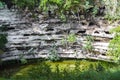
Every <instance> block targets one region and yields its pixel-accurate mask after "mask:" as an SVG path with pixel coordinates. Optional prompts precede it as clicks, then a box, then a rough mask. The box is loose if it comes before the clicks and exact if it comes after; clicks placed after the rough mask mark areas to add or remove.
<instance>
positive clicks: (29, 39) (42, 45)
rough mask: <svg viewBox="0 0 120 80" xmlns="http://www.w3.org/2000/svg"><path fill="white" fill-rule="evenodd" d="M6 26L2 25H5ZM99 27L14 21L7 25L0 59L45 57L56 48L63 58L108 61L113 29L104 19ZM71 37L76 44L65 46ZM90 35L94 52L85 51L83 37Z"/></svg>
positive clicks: (84, 22) (50, 22)
mask: <svg viewBox="0 0 120 80" xmlns="http://www.w3.org/2000/svg"><path fill="white" fill-rule="evenodd" d="M5 24H6V23H2V25H5ZM99 24H100V27H98V26H97V25H95V24H94V23H91V22H86V21H85V20H81V21H77V20H75V21H74V20H73V21H69V22H66V23H63V22H61V21H60V20H59V19H49V20H40V21H39V22H33V23H31V22H28V21H20V20H16V21H14V23H12V22H9V23H7V26H6V27H7V28H8V30H7V31H6V33H8V36H7V39H8V43H7V44H6V48H7V49H6V52H5V53H4V54H2V55H1V60H2V61H6V60H14V59H20V58H21V56H22V57H23V58H26V59H31V58H46V57H48V56H49V53H50V50H51V49H52V47H53V46H54V45H55V46H56V47H55V50H56V51H57V53H58V56H59V57H62V58H78V59H80V58H88V59H98V60H109V59H110V58H109V57H108V56H107V55H106V52H107V50H108V45H109V41H110V40H111V39H112V38H113V36H114V35H112V34H110V33H109V30H110V29H111V28H113V26H108V25H107V24H106V23H104V22H103V20H100V21H99ZM70 34H75V37H76V41H75V42H74V43H69V42H67V41H66V44H67V45H66V44H65V43H63V42H62V41H63V40H64V42H65V40H66V37H68V36H69V35H70ZM88 35H90V36H92V37H93V40H94V41H93V42H92V45H91V46H93V49H92V50H91V51H87V49H84V46H89V45H86V43H87V42H88V41H87V40H86V36H88Z"/></svg>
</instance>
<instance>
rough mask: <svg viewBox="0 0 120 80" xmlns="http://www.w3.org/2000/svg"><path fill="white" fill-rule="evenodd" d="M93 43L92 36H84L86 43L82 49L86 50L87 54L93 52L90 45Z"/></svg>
mask: <svg viewBox="0 0 120 80" xmlns="http://www.w3.org/2000/svg"><path fill="white" fill-rule="evenodd" d="M93 42H94V40H93V37H92V36H89V35H88V36H86V43H85V45H84V46H83V48H84V50H86V51H87V53H88V52H92V51H93V49H94V48H93V45H92V43H93Z"/></svg>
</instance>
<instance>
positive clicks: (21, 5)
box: [13, 0, 37, 10]
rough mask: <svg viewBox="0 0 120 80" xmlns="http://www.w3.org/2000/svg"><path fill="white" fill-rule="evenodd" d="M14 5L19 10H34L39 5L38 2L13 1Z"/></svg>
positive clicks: (31, 0) (29, 0) (30, 0)
mask: <svg viewBox="0 0 120 80" xmlns="http://www.w3.org/2000/svg"><path fill="white" fill-rule="evenodd" d="M13 3H15V4H16V5H17V6H18V7H19V8H22V9H25V8H26V7H28V9H29V10H32V9H34V7H35V5H36V4H37V0H13Z"/></svg>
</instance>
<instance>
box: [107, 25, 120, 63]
mask: <svg viewBox="0 0 120 80" xmlns="http://www.w3.org/2000/svg"><path fill="white" fill-rule="evenodd" d="M111 33H113V34H114V38H113V39H112V40H111V41H110V44H109V51H108V53H109V55H110V56H112V57H113V58H114V59H115V61H117V62H118V61H119V60H120V45H119V44H120V26H118V27H116V28H114V29H112V30H111Z"/></svg>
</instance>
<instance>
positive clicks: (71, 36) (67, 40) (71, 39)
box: [62, 34, 77, 48]
mask: <svg viewBox="0 0 120 80" xmlns="http://www.w3.org/2000/svg"><path fill="white" fill-rule="evenodd" d="M76 41H77V37H76V35H75V34H69V35H67V36H66V38H64V39H62V44H63V45H64V46H65V47H66V48H68V47H70V46H72V44H73V43H75V42H76Z"/></svg>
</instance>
